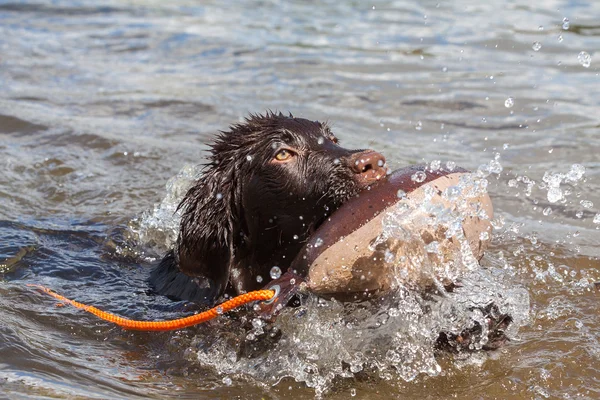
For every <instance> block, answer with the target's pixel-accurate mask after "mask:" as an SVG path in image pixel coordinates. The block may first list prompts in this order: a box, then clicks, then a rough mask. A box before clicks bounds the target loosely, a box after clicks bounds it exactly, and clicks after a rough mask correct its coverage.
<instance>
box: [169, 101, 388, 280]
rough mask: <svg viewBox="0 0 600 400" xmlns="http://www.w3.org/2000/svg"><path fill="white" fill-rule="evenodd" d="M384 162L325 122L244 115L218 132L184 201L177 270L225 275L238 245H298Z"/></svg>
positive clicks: (379, 173)
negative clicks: (345, 141)
mask: <svg viewBox="0 0 600 400" xmlns="http://www.w3.org/2000/svg"><path fill="white" fill-rule="evenodd" d="M384 164H385V158H384V157H383V156H382V155H381V154H379V153H377V152H375V151H372V150H348V149H345V148H343V147H341V146H340V145H339V143H338V139H337V138H336V137H335V136H334V135H333V133H332V132H331V130H330V128H329V127H328V126H327V124H324V123H320V122H316V121H309V120H306V119H301V118H294V117H292V116H291V115H290V116H284V115H282V114H273V113H268V114H266V115H253V116H251V117H249V118H247V119H246V121H245V122H244V123H241V124H237V125H234V126H232V127H231V129H230V130H229V131H226V132H222V133H221V134H220V135H219V137H218V138H217V140H216V141H215V143H214V144H213V146H212V149H211V158H210V163H209V164H208V165H207V166H206V168H205V171H204V174H203V176H202V177H201V178H200V180H199V181H198V182H197V184H196V185H195V186H194V187H192V189H190V191H189V192H188V193H187V195H186V197H185V198H184V200H183V202H182V203H181V205H180V207H182V209H183V218H182V222H181V230H180V235H179V239H178V243H177V246H178V248H177V252H176V253H177V256H178V262H179V266H180V269H181V270H182V271H184V272H186V273H189V274H191V275H194V274H198V272H199V271H200V274H202V275H204V276H206V270H207V268H209V265H210V268H209V269H211V270H213V269H215V268H216V269H217V270H218V271H216V272H214V271H213V272H211V274H213V275H214V279H216V280H220V281H222V280H223V278H224V277H225V276H228V275H229V270H228V268H229V267H228V264H229V261H230V258H231V256H232V255H233V254H236V252H237V253H240V252H241V253H243V254H246V255H248V252H251V253H252V252H255V253H256V252H261V251H264V252H265V256H268V255H269V254H267V253H268V252H269V250H268V249H270V248H272V247H273V246H274V245H275V246H279V247H281V246H287V245H290V246H294V243H296V244H297V245H298V247H299V246H301V244H302V243H303V241H305V240H306V238H307V237H308V235H310V233H312V232H313V231H314V229H316V227H317V226H318V225H320V223H321V222H323V221H324V219H325V218H326V217H327V215H328V214H330V213H331V212H333V211H334V210H336V209H337V208H338V207H339V206H340V205H342V204H343V203H344V202H345V201H346V200H348V199H349V198H351V197H353V196H355V195H357V194H358V193H359V192H360V191H361V190H362V189H364V188H365V187H367V186H368V185H370V184H372V183H374V182H376V181H377V180H378V179H380V178H382V177H384V176H385V175H386V168H385V165H384ZM244 249H245V250H244ZM253 249H254V250H253ZM250 255H251V256H253V257H254V259H257V258H258V259H260V257H259V256H260V255H259V256H258V257H257V255H256V254H250ZM290 262H291V260H290Z"/></svg>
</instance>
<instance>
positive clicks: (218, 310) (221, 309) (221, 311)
mask: <svg viewBox="0 0 600 400" xmlns="http://www.w3.org/2000/svg"><path fill="white" fill-rule="evenodd" d="M216 311H217V314H219V315H221V314H223V307H221V306H218V307H217V309H216Z"/></svg>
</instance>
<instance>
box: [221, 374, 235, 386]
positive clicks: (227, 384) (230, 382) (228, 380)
mask: <svg viewBox="0 0 600 400" xmlns="http://www.w3.org/2000/svg"><path fill="white" fill-rule="evenodd" d="M223 384H224V385H225V386H231V385H232V384H233V381H232V380H231V378H230V377H228V376H226V377H225V378H223Z"/></svg>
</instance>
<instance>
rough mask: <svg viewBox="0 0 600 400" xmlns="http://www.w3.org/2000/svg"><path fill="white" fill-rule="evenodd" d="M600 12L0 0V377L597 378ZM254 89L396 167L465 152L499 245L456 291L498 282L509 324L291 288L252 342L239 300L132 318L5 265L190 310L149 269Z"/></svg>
mask: <svg viewBox="0 0 600 400" xmlns="http://www.w3.org/2000/svg"><path fill="white" fill-rule="evenodd" d="M200 3H202V4H200ZM599 21H600V2H597V1H592V0H589V1H559V0H551V1H543V2H536V3H527V2H517V1H509V2H505V1H499V0H491V1H486V2H483V3H482V2H463V1H453V2H438V1H405V0H403V1H371V2H359V1H325V2H310V1H288V2H279V1H267V0H266V1H252V2H243V3H239V2H233V1H212V2H211V1H206V2H192V1H185V0H175V1H169V2H164V1H145V2H142V1H134V0H131V1H97V2H83V1H52V2H32V1H23V2H10V1H0V155H1V158H0V164H1V165H2V173H1V174H0V397H2V396H7V397H9V398H111V399H115V398H161V399H162V398H244V399H246V398H256V399H259V398H270V399H279V398H294V399H309V398H314V397H315V396H324V397H326V398H334V399H337V398H339V399H342V398H344V399H345V398H348V397H356V398H368V399H377V398H380V399H387V398H407V399H413V398H414V399H423V398H427V399H445V398H452V397H455V398H478V399H479V398H481V399H495V398H497V399H523V398H531V399H543V398H565V399H575V398H577V399H597V398H600V333H599V332H600V311H599V308H598V300H599V295H600V293H599V290H600V289H599V286H600V283H599V282H600V214H599V213H600V23H599ZM267 109H271V110H280V111H283V112H288V111H290V112H292V113H293V114H294V115H296V116H301V117H305V118H310V119H318V120H328V121H330V123H331V124H332V125H333V130H334V131H335V132H336V134H337V135H338V136H339V137H340V138H341V140H342V143H343V144H344V145H345V146H346V147H355V148H367V147H368V148H374V149H377V150H379V151H381V152H383V153H384V154H385V155H386V157H387V160H388V163H389V165H390V166H391V167H392V168H398V167H401V166H405V165H410V164H416V163H431V162H434V163H435V161H438V160H439V161H441V162H442V163H446V162H447V161H451V162H454V163H456V164H457V165H460V166H463V167H465V168H468V169H471V170H479V172H480V174H481V175H482V176H484V177H485V179H486V180H487V182H488V187H487V190H488V192H489V193H490V195H491V197H492V199H493V202H494V207H495V214H496V218H495V220H494V226H495V229H494V235H493V244H492V246H491V249H490V250H489V251H488V254H487V255H486V257H485V258H484V259H483V262H482V264H483V266H484V268H483V269H482V270H481V272H477V273H475V274H474V275H473V276H469V277H465V282H468V284H467V285H465V287H464V289H469V290H464V291H463V293H462V294H461V296H463V297H457V299H460V300H461V301H462V300H465V299H466V300H468V301H475V302H477V301H484V300H485V299H483V300H482V296H484V297H485V296H487V297H486V298H488V297H489V298H492V299H494V301H496V302H504V303H503V304H504V306H505V308H506V309H507V310H509V311H511V312H513V313H515V315H518V316H519V318H518V320H517V322H516V323H515V325H514V330H513V331H512V332H511V341H510V342H508V344H507V345H506V346H504V347H503V348H501V349H500V350H497V351H493V352H486V351H472V352H465V353H461V354H456V355H452V354H444V353H433V351H432V350H431V349H429V347H428V344H430V339H431V334H432V332H433V331H432V329H433V330H435V329H437V328H440V327H441V325H439V324H440V323H441V321H440V320H439V319H438V320H435V319H434V318H432V317H431V316H427V315H421V314H419V312H420V311H419V307H418V305H419V304H420V303H419V301H421V300H423V299H420V298H418V297H415V296H416V295H415V294H411V293H408V294H407V293H404V294H402V293H401V295H400V296H399V297H398V298H397V299H395V301H396V302H395V303H394V304H391V305H390V304H388V305H387V306H386V307H380V308H379V309H377V310H370V309H367V308H361V307H362V306H359V305H349V306H346V307H344V306H343V305H341V304H339V303H335V302H329V301H322V300H321V301H320V300H319V299H316V298H309V300H308V301H307V302H306V303H305V304H303V305H302V307H301V308H300V309H299V310H290V311H289V312H287V313H284V315H283V316H282V318H281V320H280V321H279V322H278V325H277V326H276V329H277V332H276V333H277V335H279V334H280V339H279V342H277V341H273V343H268V341H267V347H270V349H271V350H266V351H262V352H259V353H260V354H253V353H252V352H253V351H255V350H256V349H254V348H253V346H254V344H255V343H256V341H255V340H254V339H255V338H254V336H252V337H248V335H259V336H260V334H261V332H262V330H263V328H264V329H266V327H263V326H262V325H261V323H260V321H251V320H250V319H248V320H247V321H246V322H248V324H250V322H253V323H252V324H251V325H252V331H251V332H250V333H248V331H247V330H245V329H246V328H244V327H243V326H241V325H243V324H241V325H240V324H239V321H238V320H244V318H251V317H245V316H243V315H241V314H240V315H238V317H234V318H221V319H220V320H219V321H216V322H214V323H209V324H208V325H206V326H201V327H196V328H190V329H186V330H182V331H179V332H174V333H173V332H170V333H168V332H167V333H140V332H137V333H132V332H127V331H123V330H121V329H120V328H115V327H113V326H111V325H110V324H108V323H104V322H100V321H98V320H97V319H95V318H94V317H92V316H89V315H87V314H85V313H83V312H82V311H79V310H76V309H74V308H71V307H55V303H56V302H55V301H53V300H51V299H49V298H47V297H44V296H42V295H40V294H39V293H37V292H35V291H33V290H31V289H30V288H28V287H26V286H25V284H27V283H39V284H44V285H47V286H49V287H51V288H53V289H55V290H57V291H59V292H61V293H62V294H65V295H67V296H69V297H71V298H74V299H77V300H79V301H82V302H86V303H89V304H94V305H97V306H100V307H102V308H104V309H106V310H110V311H113V312H115V313H118V314H120V315H125V316H129V317H134V318H144V319H150V318H154V319H166V318H176V317H179V316H181V315H183V314H186V313H189V312H190V311H194V310H195V308H194V306H191V305H188V304H182V303H173V302H170V301H169V300H167V299H164V298H161V297H157V296H153V295H151V294H150V293H149V292H148V286H147V282H146V279H147V276H148V273H149V270H150V268H151V265H152V262H153V261H154V260H156V259H157V258H158V257H160V254H161V252H163V251H165V249H166V248H167V247H168V244H169V243H170V241H171V240H172V239H173V235H174V234H175V233H174V230H173V229H174V228H173V227H174V226H175V225H176V218H173V215H172V213H173V211H174V207H175V205H176V204H177V201H178V199H180V198H181V195H182V191H183V190H185V187H186V185H187V184H189V181H190V180H191V179H193V178H194V177H195V176H196V173H197V169H196V168H195V167H194V166H195V165H198V164H200V163H202V162H203V161H205V157H206V149H207V144H208V143H210V140H211V138H212V137H213V135H214V134H215V133H216V132H217V131H218V130H220V129H226V127H227V126H228V125H229V124H231V123H235V122H238V121H240V120H241V119H242V118H243V117H244V116H246V115H247V114H248V113H249V112H262V111H264V110H267ZM167 182H169V184H168V185H167ZM457 299H455V300H452V301H454V303H452V304H454V305H456V304H458V300H457ZM466 300H465V301H466ZM438 304H444V302H443V301H440V303H438ZM440 307H441V306H440ZM459 314H460V313H459ZM460 315H462V316H463V317H465V315H466V314H464V313H463V314H460ZM467 317H469V316H467ZM411 318H413V319H411ZM465 318H466V317H465ZM469 318H471V317H469ZM467 319H468V318H467ZM442 322H443V321H442ZM269 329H271V327H269ZM262 335H263V336H266V337H269V336H270V335H269V334H268V333H262ZM264 342H265V341H264V340H263V341H262V342H261V343H262V344H264ZM248 343H250V344H248ZM240 348H242V351H240V350H239V349H240ZM244 349H245V350H244ZM256 351H257V350H256ZM344 365H346V366H348V365H349V368H347V367H344Z"/></svg>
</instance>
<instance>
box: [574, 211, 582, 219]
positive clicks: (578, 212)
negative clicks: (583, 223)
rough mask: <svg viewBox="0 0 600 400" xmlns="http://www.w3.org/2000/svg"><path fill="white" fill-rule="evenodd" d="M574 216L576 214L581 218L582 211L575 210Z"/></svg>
mask: <svg viewBox="0 0 600 400" xmlns="http://www.w3.org/2000/svg"><path fill="white" fill-rule="evenodd" d="M575 216H576V217H577V218H581V217H583V211H577V212H576V213H575Z"/></svg>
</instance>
